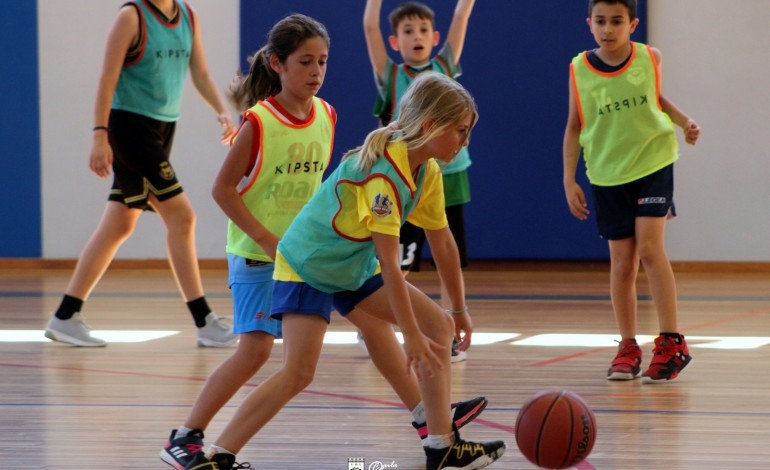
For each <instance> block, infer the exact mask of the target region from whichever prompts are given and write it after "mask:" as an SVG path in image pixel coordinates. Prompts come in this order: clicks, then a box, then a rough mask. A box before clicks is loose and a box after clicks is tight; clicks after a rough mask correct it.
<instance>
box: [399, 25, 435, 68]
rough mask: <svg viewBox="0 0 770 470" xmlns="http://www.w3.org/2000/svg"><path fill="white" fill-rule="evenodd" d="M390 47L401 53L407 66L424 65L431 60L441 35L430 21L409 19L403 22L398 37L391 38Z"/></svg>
mask: <svg viewBox="0 0 770 470" xmlns="http://www.w3.org/2000/svg"><path fill="white" fill-rule="evenodd" d="M389 40H390V47H392V48H393V50H394V51H399V52H401V57H402V58H403V59H404V62H405V63H406V64H407V65H423V64H425V63H426V62H428V61H429V60H430V54H431V52H432V51H433V48H434V47H435V46H437V45H438V42H439V34H438V32H437V31H434V30H433V25H432V24H431V21H430V20H428V19H423V18H418V17H416V16H415V17H408V18H404V19H403V20H401V22H400V23H399V24H398V28H396V35H395V36H390V38H389Z"/></svg>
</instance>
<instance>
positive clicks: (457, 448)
mask: <svg viewBox="0 0 770 470" xmlns="http://www.w3.org/2000/svg"><path fill="white" fill-rule="evenodd" d="M452 451H454V452H455V453H456V454H457V457H458V458H459V457H461V456H462V455H463V454H465V453H466V452H467V453H468V454H469V455H476V454H478V453H479V452H481V453H482V454H483V453H484V446H483V445H481V444H479V443H470V442H466V441H456V442H455V443H454V444H452Z"/></svg>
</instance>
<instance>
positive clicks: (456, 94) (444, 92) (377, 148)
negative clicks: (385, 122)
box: [342, 72, 479, 172]
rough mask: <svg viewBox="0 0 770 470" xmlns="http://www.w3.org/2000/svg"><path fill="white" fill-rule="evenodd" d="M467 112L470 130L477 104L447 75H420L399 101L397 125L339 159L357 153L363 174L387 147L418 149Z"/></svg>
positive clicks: (476, 116) (379, 131)
mask: <svg viewBox="0 0 770 470" xmlns="http://www.w3.org/2000/svg"><path fill="white" fill-rule="evenodd" d="M467 112H470V113H472V114H473V119H472V120H471V128H473V126H474V125H475V124H476V121H478V119H479V114H478V111H477V109H476V102H475V101H474V100H473V97H472V96H471V94H470V93H468V90H466V89H465V88H463V86H462V85H460V84H459V83H457V82H456V81H455V80H453V79H451V78H449V77H447V76H446V75H443V74H440V73H437V72H424V73H421V74H420V75H418V76H417V78H416V79H415V80H414V82H412V84H411V85H409V88H408V89H407V90H406V93H404V96H403V97H402V98H401V101H399V105H398V121H394V122H391V123H390V125H389V126H387V127H381V128H379V129H376V130H374V131H372V132H370V133H369V135H367V136H366V139H364V143H363V145H361V146H360V147H358V148H356V149H353V150H350V151H348V152H346V153H345V155H344V156H343V157H342V158H343V159H345V158H348V157H350V156H351V155H353V154H356V153H358V154H359V157H358V158H359V162H358V169H359V170H360V171H362V172H366V171H368V170H369V169H370V168H371V167H372V165H373V164H374V162H375V161H376V160H377V158H379V156H380V155H382V154H383V152H384V151H385V146H386V145H388V144H389V143H391V142H406V145H407V149H412V148H416V147H420V146H421V145H424V144H425V143H426V142H428V141H429V140H431V139H433V138H434V137H435V136H437V135H439V134H441V133H442V132H444V131H445V130H446V129H447V128H448V127H449V126H451V125H452V124H454V123H456V122H457V121H458V120H460V119H461V118H462V116H463V115H464V114H465V113H467ZM428 120H430V121H433V126H431V128H430V130H429V131H428V132H425V131H424V130H423V123H425V121H428ZM468 137H470V131H469V133H468Z"/></svg>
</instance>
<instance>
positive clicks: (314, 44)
mask: <svg viewBox="0 0 770 470" xmlns="http://www.w3.org/2000/svg"><path fill="white" fill-rule="evenodd" d="M328 58H329V46H328V45H327V44H326V41H325V40H324V39H323V38H321V37H314V38H309V39H306V40H304V41H302V43H300V45H299V47H298V48H297V50H295V51H294V52H292V53H291V54H289V56H288V57H287V58H286V62H285V63H281V62H280V61H279V60H278V58H277V57H275V56H271V57H270V65H271V67H272V68H273V70H275V72H276V73H277V74H278V76H279V77H280V79H281V88H282V91H281V92H282V93H284V92H285V93H288V94H291V95H294V96H296V97H297V98H300V99H310V98H312V97H313V96H315V95H316V94H317V93H318V90H320V89H321V85H323V83H324V77H325V76H326V61H327V60H328Z"/></svg>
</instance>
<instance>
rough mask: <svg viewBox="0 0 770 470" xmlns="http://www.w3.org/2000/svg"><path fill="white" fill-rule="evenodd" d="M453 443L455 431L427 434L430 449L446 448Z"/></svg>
mask: <svg viewBox="0 0 770 470" xmlns="http://www.w3.org/2000/svg"><path fill="white" fill-rule="evenodd" d="M454 443H455V433H453V432H450V433H449V434H438V435H436V434H428V445H427V446H426V447H430V448H431V449H446V448H447V447H449V446H451V445H452V444H454Z"/></svg>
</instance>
